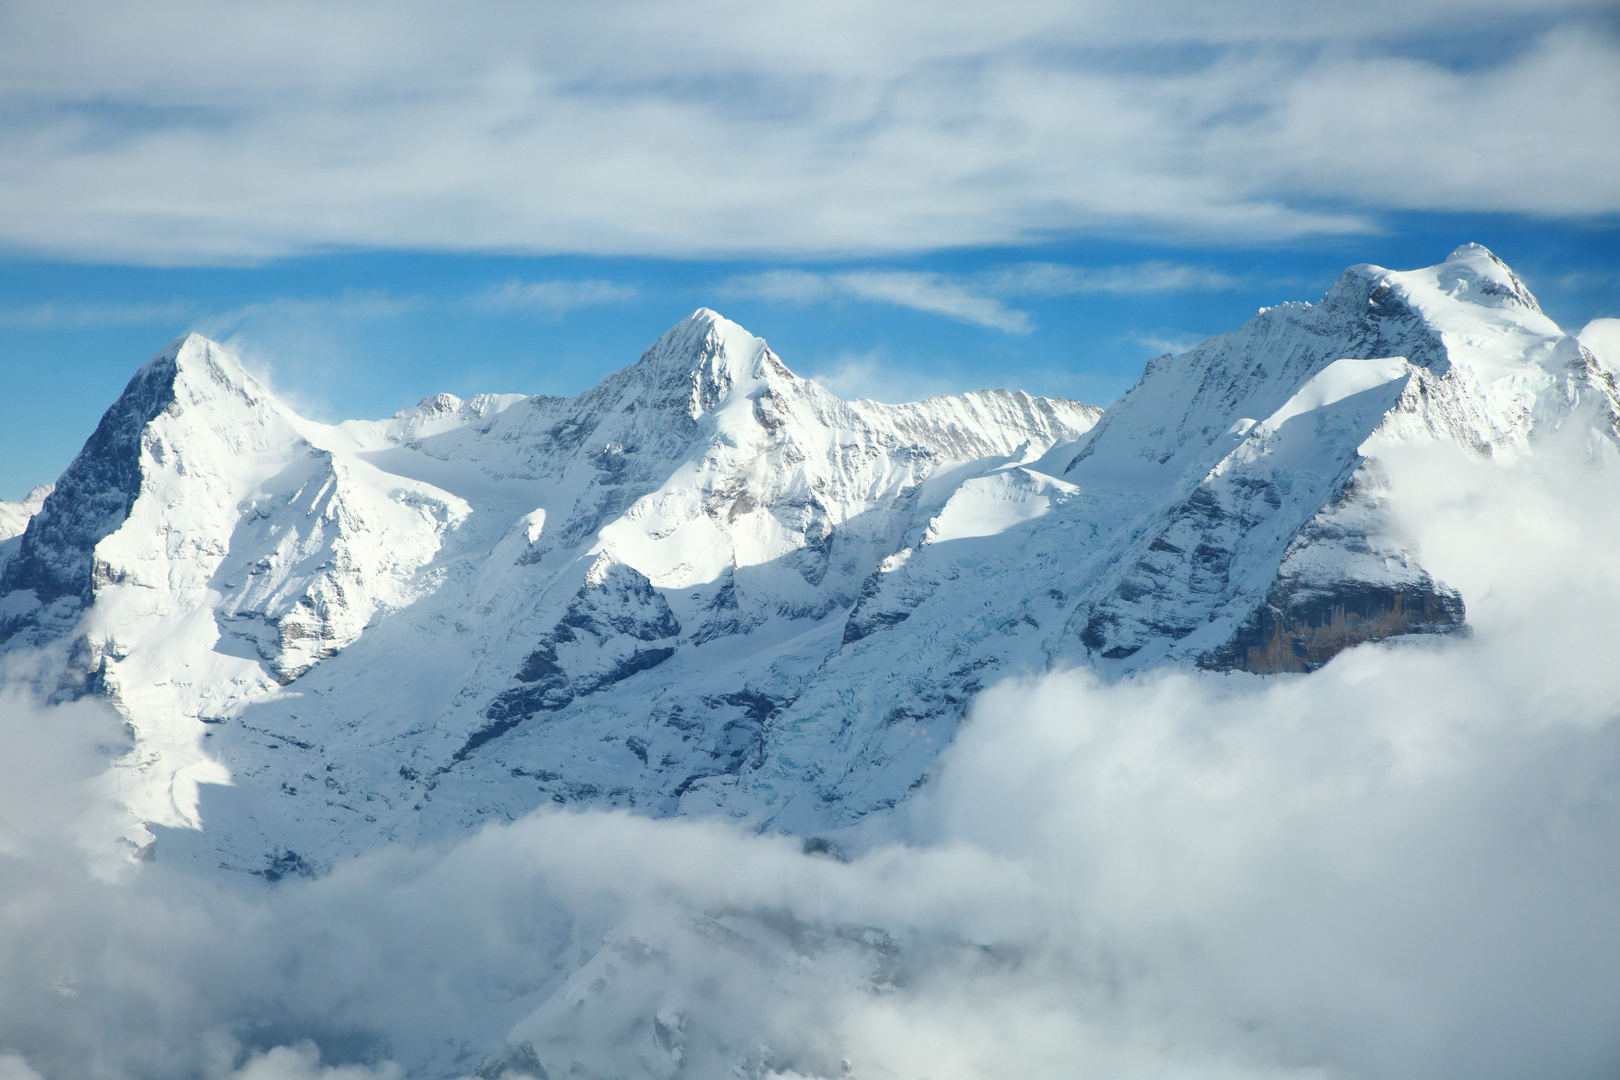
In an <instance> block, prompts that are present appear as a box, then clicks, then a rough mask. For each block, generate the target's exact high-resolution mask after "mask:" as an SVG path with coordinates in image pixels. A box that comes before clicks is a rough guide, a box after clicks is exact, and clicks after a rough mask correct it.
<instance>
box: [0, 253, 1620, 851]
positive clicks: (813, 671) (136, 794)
mask: <svg viewBox="0 0 1620 1080" xmlns="http://www.w3.org/2000/svg"><path fill="white" fill-rule="evenodd" d="M1617 415H1620V394H1617V393H1616V390H1615V384H1614V380H1613V377H1612V376H1611V375H1610V373H1609V372H1608V371H1607V370H1606V369H1605V368H1604V367H1603V366H1602V365H1601V364H1600V363H1599V362H1598V360H1597V358H1596V357H1594V356H1593V354H1592V352H1591V351H1590V350H1589V349H1586V348H1584V347H1582V345H1581V344H1580V342H1578V341H1577V340H1576V339H1575V338H1572V337H1569V336H1566V335H1564V334H1563V333H1562V332H1561V331H1559V329H1558V328H1557V327H1556V326H1555V325H1553V324H1552V322H1551V321H1550V320H1548V319H1547V318H1546V317H1545V315H1543V314H1542V313H1541V311H1540V309H1539V307H1538V306H1537V304H1536V302H1535V300H1534V298H1533V297H1531V296H1530V294H1529V293H1528V292H1527V291H1526V290H1525V289H1524V287H1523V285H1522V283H1520V282H1519V281H1518V279H1517V278H1516V277H1515V276H1514V275H1513V274H1512V272H1511V271H1510V270H1508V269H1507V267H1505V266H1504V265H1502V264H1501V263H1500V261H1498V260H1497V259H1496V258H1495V257H1494V256H1492V255H1491V254H1490V253H1489V252H1487V251H1485V250H1484V249H1483V248H1478V247H1476V246H1465V247H1464V248H1460V249H1458V251H1457V252H1455V253H1453V255H1452V256H1451V257H1450V258H1449V259H1448V260H1447V261H1446V262H1445V263H1443V264H1440V265H1439V266H1435V267H1430V268H1428V269H1425V270H1419V271H1412V272H1407V273H1398V272H1392V271H1388V270H1383V269H1381V268H1377V267H1368V266H1362V267H1355V268H1352V269H1351V270H1349V271H1347V272H1346V273H1345V275H1344V277H1343V278H1342V279H1341V280H1340V282H1339V283H1338V284H1337V285H1336V286H1335V287H1334V289H1333V290H1332V291H1331V292H1330V293H1329V294H1328V296H1327V297H1326V298H1324V300H1323V301H1322V302H1321V303H1319V304H1317V305H1307V304H1287V305H1283V306H1280V307H1277V308H1271V309H1267V310H1265V311H1263V312H1261V314H1260V315H1259V316H1257V317H1256V318H1255V319H1254V320H1252V321H1251V322H1250V323H1249V324H1248V325H1247V326H1245V327H1244V328H1242V329H1241V330H1239V331H1237V332H1235V333H1233V334H1228V335H1226V336H1224V337H1220V338H1215V339H1212V340H1210V341H1208V342H1205V343H1204V344H1203V345H1201V346H1199V347H1198V348H1196V349H1194V350H1192V351H1191V352H1189V353H1187V354H1184V355H1182V356H1180V357H1175V358H1171V357H1162V358H1160V359H1158V360H1155V361H1153V362H1151V363H1150V364H1149V365H1148V367H1147V370H1146V371H1145V372H1144V374H1143V376H1142V379H1141V380H1140V382H1139V383H1138V384H1137V385H1136V386H1135V387H1134V388H1133V389H1132V390H1131V391H1130V392H1129V393H1128V394H1126V395H1125V397H1124V398H1122V399H1121V400H1120V401H1119V402H1118V403H1116V404H1115V405H1114V406H1113V407H1112V408H1111V409H1109V410H1108V412H1107V414H1106V415H1104V416H1103V417H1102V419H1101V421H1100V422H1098V420H1097V417H1098V412H1097V410H1095V409H1091V408H1088V407H1086V406H1081V405H1078V404H1075V403H1072V402H1062V401H1053V400H1047V399H1040V398H1033V397H1030V396H1028V395H1026V394H1021V393H1010V392H1007V391H985V392H981V393H975V394H966V395H961V396H958V397H948V398H935V399H930V400H929V401H925V402H920V403H916V404H912V405H900V406H889V405H879V404H875V403H872V402H844V401H840V400H838V399H837V398H834V397H833V396H831V395H830V394H828V393H826V392H825V391H824V390H822V389H821V388H820V387H819V386H817V385H816V384H815V383H812V382H808V381H806V380H802V379H799V378H797V377H796V376H794V375H793V374H792V373H791V372H790V371H789V370H788V369H787V368H786V367H785V366H784V365H783V364H782V363H781V361H780V360H779V359H778V358H777V357H776V356H775V355H774V354H773V353H771V352H770V350H769V349H768V348H767V347H766V346H765V344H764V342H763V341H761V340H760V339H758V338H755V337H753V336H752V335H750V334H748V333H747V332H746V331H744V330H743V329H742V328H740V327H738V326H736V325H735V324H733V323H730V322H728V321H726V320H724V319H722V318H720V317H719V316H718V315H715V314H714V313H713V312H708V311H699V312H697V313H696V314H694V315H693V316H692V317H691V318H689V319H687V320H685V321H684V322H682V323H681V324H679V325H677V326H676V327H675V328H673V329H672V330H671V331H670V332H669V333H667V334H666V335H664V337H663V338H661V339H660V340H659V341H658V343H657V344H655V345H654V346H653V348H651V349H649V350H648V352H647V353H646V354H645V355H644V356H643V357H642V358H641V360H640V361H639V362H638V363H636V364H634V365H632V366H630V367H628V368H625V369H624V370H622V371H620V372H618V373H616V374H614V375H612V376H610V377H609V378H607V379H606V380H604V381H603V383H602V384H601V385H599V386H598V387H596V388H595V389H593V390H591V391H589V392H587V393H586V394H583V395H581V396H580V397H578V398H567V399H563V398H546V397H535V398H525V397H520V396H515V395H508V396H498V397H497V396H480V397H478V398H475V399H473V400H471V401H467V402H462V401H460V400H458V399H456V398H453V397H450V396H448V395H441V396H440V397H437V398H432V399H429V400H427V401H424V402H423V403H422V404H421V405H419V406H417V407H416V408H415V409H411V410H407V411H406V412H403V413H401V414H400V415H398V416H396V417H394V418H392V419H390V420H386V421H379V422H351V423H347V424H342V425H338V426H336V427H331V426H326V425H320V424H315V423H312V422H309V421H307V420H304V419H302V418H300V417H298V416H296V415H295V414H293V413H292V412H291V411H289V410H288V409H286V408H285V407H284V406H282V405H281V404H279V403H278V402H276V401H275V400H274V399H273V398H271V397H270V396H269V395H268V394H267V393H266V392H265V391H264V390H263V388H262V387H259V386H258V385H257V384H256V383H255V382H254V381H253V380H252V379H251V378H250V377H249V376H248V375H247V374H246V373H244V372H243V371H242V370H241V368H240V366H239V365H238V364H236V362H235V361H234V360H232V359H231V358H230V357H229V356H227V355H226V354H224V353H223V352H222V351H221V350H220V349H219V348H218V347H217V346H215V345H212V344H211V343H208V342H206V341H204V340H202V339H200V338H196V337H192V338H188V339H186V340H184V341H182V342H178V343H176V345H174V346H171V348H170V349H168V350H166V351H165V352H164V353H162V354H160V355H159V356H158V357H157V358H155V359H154V360H153V361H152V362H151V363H150V364H148V365H147V366H146V367H145V368H143V369H142V371H141V372H140V373H138V374H137V376H136V378H135V379H134V380H133V381H132V382H131V384H130V388H129V389H128V390H127V391H126V393H125V395H124V396H123V397H122V398H121V399H120V401H119V402H118V403H117V404H116V405H115V406H114V407H113V408H112V409H111V410H109V412H108V414H107V417H106V419H104V421H103V423H102V425H101V427H100V428H99V429H98V431H97V433H96V435H95V436H94V437H93V438H92V440H91V442H90V443H89V444H88V445H87V446H86V448H85V451H84V452H83V453H82V454H81V455H80V457H79V459H77V460H76V461H75V462H74V464H73V465H72V466H71V467H70V468H69V469H68V471H67V472H66V473H65V474H64V475H63V477H62V479H61V481H60V482H59V484H58V486H57V489H56V491H55V492H53V493H52V494H51V496H50V497H49V498H48V499H46V500H45V503H44V505H43V507H42V508H41V510H40V512H39V513H38V514H36V515H35V516H34V517H33V518H32V520H31V521H30V522H29V524H28V527H27V530H26V532H24V534H23V535H22V536H21V538H20V539H18V540H15V541H11V543H13V544H14V545H15V554H14V556H13V557H11V558H10V560H9V561H8V562H7V564H6V565H5V568H4V570H3V573H0V637H3V639H4V641H5V646H4V647H5V648H8V649H10V650H13V651H19V650H30V649H40V650H47V651H51V654H52V655H55V656H57V657H59V658H61V659H60V661H59V663H58V664H57V666H56V667H55V668H54V669H51V670H53V671H54V675H53V677H52V680H51V681H50V685H49V686H46V687H44V690H45V691H46V692H51V693H56V694H77V693H85V692H94V693H104V694H107V695H109V696H111V697H112V698H113V699H114V700H115V701H117V702H118V703H119V705H120V707H121V708H122V709H123V710H124V711H125V712H126V714H127V715H128V716H129V717H130V719H131V722H132V725H133V727H134V728H135V730H136V732H137V735H138V740H139V741H138V747H137V750H136V752H135V753H134V754H133V755H132V756H131V758H130V759H129V760H128V761H127V762H126V768H125V773H124V776H125V788H126V790H127V791H128V792H129V796H128V799H129V802H130V805H131V807H132V810H133V812H134V813H135V814H137V815H138V816H139V817H140V818H141V819H142V820H144V821H148V822H152V823H155V824H162V825H170V826H181V825H191V826H195V825H198V824H200V825H201V831H200V832H189V833H187V832H175V833H172V834H170V835H169V836H168V837H167V838H165V840H164V842H163V845H162V848H161V850H164V851H180V850H193V851H196V852H199V853H203V854H205V855H206V857H207V858H209V859H211V860H214V859H217V860H220V861H222V862H223V863H225V864H226V865H229V866H232V867H236V868H240V869H244V870H249V871H253V872H257V873H264V874H266V875H268V876H272V877H274V876H279V875H282V874H286V873H289V872H310V871H312V870H313V869H314V868H315V867H318V866H319V865H321V864H323V863H325V862H327V861H329V860H330V859H332V858H334V857H336V856H337V855H339V854H341V853H343V852H345V851H349V850H355V849H359V848H364V847H368V846H371V845H374V844H377V843H381V842H385V841H388V840H400V839H403V840H410V839H416V838H420V837H428V836H434V835H438V834H442V833H445V832H447V831H454V830H458V829H462V828H465V827H467V826H469V825H470V824H473V823H475V822H477V821H478V820H480V819H483V818H485V817H488V816H491V815H495V816H510V815H515V814H518V813H521V812H523V811H524V810H526V809H529V808H531V807H533V806H534V805H536V804H537V803H539V802H541V801H547V800H549V801H553V802H591V803H598V804H608V805H619V806H626V807H634V808H636V809H638V810H640V811H642V812H645V813H652V814H659V815H663V814H676V813H683V814H706V813H720V814H727V815H732V816H735V817H740V818H746V819H748V820H750V821H753V822H754V823H756V824H758V825H759V826H761V827H773V828H784V829H792V830H800V831H820V830H826V829H834V828H838V827H841V826H845V825H849V824H851V823H853V822H856V821H859V820H860V819H862V818H863V817H865V816H867V815H870V814H872V813H874V812H881V811H883V810H885V809H887V808H890V807H892V806H894V805H896V804H897V803H898V802H899V801H900V800H902V799H904V798H905V796H906V793H907V792H908V791H909V790H910V789H912V788H913V787H915V786H916V785H918V784H919V783H922V782H923V781H924V779H925V777H926V775H927V771H928V768H929V766H930V763H931V762H932V760H933V758H934V756H935V755H936V754H937V753H938V751H939V750H940V748H941V747H943V746H944V745H945V744H946V743H947V742H948V741H949V740H950V739H951V738H952V736H953V734H954V731H955V727H956V725H957V723H958V722H959V720H960V718H961V717H962V715H963V713H964V709H965V705H966V703H967V701H968V700H970V698H971V697H972V695H973V694H974V693H975V692H976V691H977V690H978V689H979V688H981V687H982V686H983V685H985V684H986V682H987V681H988V680H991V679H993V678H996V677H999V676H1000V675H1003V674H1007V673H1014V672H1018V671H1035V670H1042V669H1045V668H1047V667H1050V666H1053V665H1065V664H1075V663H1091V664H1096V665H1099V666H1101V667H1102V668H1104V669H1106V670H1108V671H1112V672H1119V673H1124V672H1129V671H1133V670H1139V669H1141V668H1143V667H1146V666H1150V665H1155V664H1162V663H1181V664H1193V665H1200V666H1205V667H1215V668H1241V669H1246V670H1249V671H1255V672H1274V671H1289V670H1292V671H1305V670H1310V669H1312V668H1314V667H1316V666H1319V665H1320V664H1322V663H1324V662H1326V661H1327V660H1328V659H1329V658H1331V656H1332V655H1334V654H1335V653H1336V652H1338V651H1339V650H1341V649H1343V648H1345V647H1347V646H1349V645H1351V644H1354V643H1356V642H1358V641H1365V640H1374V639H1378V638H1384V637H1389V636H1392V635H1399V634H1409V633H1418V634H1433V633H1450V632H1457V631H1460V630H1463V629H1465V627H1466V623H1465V606H1464V598H1463V597H1460V596H1458V595H1457V593H1456V592H1455V591H1454V590H1452V589H1450V588H1449V587H1447V586H1446V585H1445V584H1444V583H1442V582H1437V581H1435V580H1434V579H1433V577H1432V576H1431V575H1430V574H1429V573H1428V572H1427V571H1426V570H1425V569H1424V568H1423V565H1422V561H1421V552H1417V551H1415V550H1413V549H1412V547H1411V545H1410V543H1409V541H1407V540H1406V539H1405V538H1404V537H1403V536H1402V535H1401V534H1400V531H1399V529H1398V528H1397V527H1396V526H1395V525H1394V524H1393V522H1394V521H1395V518H1394V517H1392V516H1391V514H1390V512H1389V508H1390V505H1391V503H1392V501H1393V502H1398V501H1399V500H1400V498H1401V497H1402V491H1403V486H1402V480H1401V477H1400V476H1399V475H1398V474H1397V473H1395V472H1393V471H1392V470H1391V469H1390V468H1389V467H1388V466H1387V465H1386V464H1385V463H1384V462H1381V461H1380V459H1379V456H1378V451H1379V447H1380V446H1384V445H1388V444H1389V443H1390V442H1392V441H1393V442H1402V441H1412V440H1422V441H1436V440H1437V441H1441V442H1444V443H1449V444H1454V445H1455V446H1457V447H1458V448H1460V450H1461V452H1465V453H1469V454H1473V455H1476V456H1485V457H1489V456H1502V455H1507V456H1511V455H1514V454H1517V453H1520V452H1522V451H1523V449H1524V448H1525V447H1526V446H1527V445H1529V444H1530V443H1531V442H1532V441H1533V440H1535V439H1536V438H1539V437H1543V436H1544V434H1545V433H1547V432H1549V431H1553V430H1557V429H1559V428H1560V427H1563V426H1566V425H1568V424H1570V423H1577V424H1581V425H1588V426H1589V427H1590V428H1591V429H1592V430H1594V431H1603V432H1605V433H1607V434H1609V435H1610V436H1611V437H1612V436H1613V433H1614V423H1615V417H1616V416H1617ZM1094 423H1095V427H1093V424H1094ZM227 779H228V780H229V786H224V782H225V781H226V780H227ZM199 781H212V782H214V783H209V784H207V786H205V787H203V788H202V789H201V796H200V797H201V800H202V801H201V804H200V805H199V802H198V800H199V789H198V786H197V785H198V782H199Z"/></svg>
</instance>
